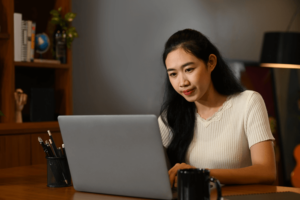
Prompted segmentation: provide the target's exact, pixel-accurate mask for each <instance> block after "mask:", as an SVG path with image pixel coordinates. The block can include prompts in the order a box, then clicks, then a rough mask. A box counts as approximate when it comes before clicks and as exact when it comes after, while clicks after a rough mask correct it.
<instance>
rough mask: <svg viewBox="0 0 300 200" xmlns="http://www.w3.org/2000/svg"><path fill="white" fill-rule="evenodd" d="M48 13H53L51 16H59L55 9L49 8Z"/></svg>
mask: <svg viewBox="0 0 300 200" xmlns="http://www.w3.org/2000/svg"><path fill="white" fill-rule="evenodd" d="M50 14H51V15H53V17H58V16H59V12H58V11H57V10H51V11H50Z"/></svg>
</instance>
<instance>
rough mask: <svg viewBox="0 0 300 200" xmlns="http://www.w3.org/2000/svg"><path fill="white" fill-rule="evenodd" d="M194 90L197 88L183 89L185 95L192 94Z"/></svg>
mask: <svg viewBox="0 0 300 200" xmlns="http://www.w3.org/2000/svg"><path fill="white" fill-rule="evenodd" d="M194 90H195V89H191V90H184V91H183V94H185V95H190V94H192V92H194Z"/></svg>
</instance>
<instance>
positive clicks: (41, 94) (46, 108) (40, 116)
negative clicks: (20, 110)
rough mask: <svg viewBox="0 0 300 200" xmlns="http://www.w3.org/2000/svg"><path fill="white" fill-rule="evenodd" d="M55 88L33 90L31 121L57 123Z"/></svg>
mask: <svg viewBox="0 0 300 200" xmlns="http://www.w3.org/2000/svg"><path fill="white" fill-rule="evenodd" d="M54 101H55V100H54V89H53V88H31V98H30V121H32V122H43V121H55V114H54V113H55V102H54Z"/></svg>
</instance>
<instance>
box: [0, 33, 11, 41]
mask: <svg viewBox="0 0 300 200" xmlns="http://www.w3.org/2000/svg"><path fill="white" fill-rule="evenodd" d="M8 39H9V34H8V33H0V40H8Z"/></svg>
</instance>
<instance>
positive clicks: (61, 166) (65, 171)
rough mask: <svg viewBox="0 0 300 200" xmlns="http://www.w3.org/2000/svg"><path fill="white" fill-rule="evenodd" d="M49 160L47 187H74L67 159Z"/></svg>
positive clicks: (49, 158) (51, 158)
mask: <svg viewBox="0 0 300 200" xmlns="http://www.w3.org/2000/svg"><path fill="white" fill-rule="evenodd" d="M46 158H47V186H48V187H68V186H72V183H71V174H70V170H69V165H68V161H67V158H66V157H46Z"/></svg>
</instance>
